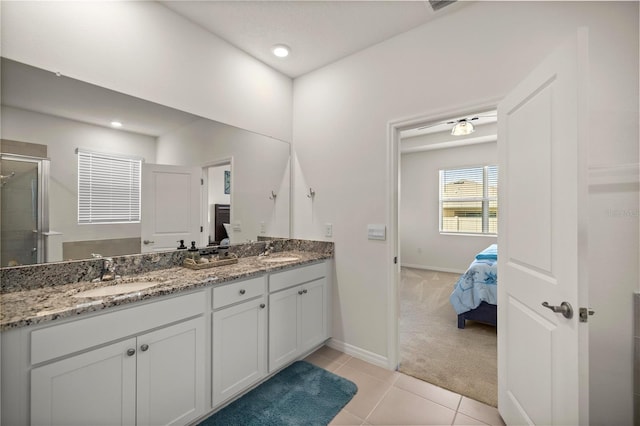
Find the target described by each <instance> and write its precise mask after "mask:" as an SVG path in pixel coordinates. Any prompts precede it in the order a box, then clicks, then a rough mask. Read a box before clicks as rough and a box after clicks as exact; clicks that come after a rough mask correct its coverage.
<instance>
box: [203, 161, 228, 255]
mask: <svg viewBox="0 0 640 426" xmlns="http://www.w3.org/2000/svg"><path fill="white" fill-rule="evenodd" d="M231 171H232V166H231V159H225V160H221V161H219V162H216V163H214V164H211V165H208V166H205V167H204V169H203V176H204V180H205V181H206V183H207V184H206V186H205V190H204V191H203V199H204V200H203V201H204V202H203V203H202V204H203V208H204V210H205V211H204V212H203V217H205V218H206V220H205V221H204V222H205V228H206V229H205V232H206V235H207V245H223V246H224V245H229V244H230V242H231V237H232V234H233V231H232V228H231V223H232V222H231V217H232V216H231V212H232V191H231V187H232V177H231V176H232V173H231Z"/></svg>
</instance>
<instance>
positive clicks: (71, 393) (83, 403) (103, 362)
mask: <svg viewBox="0 0 640 426" xmlns="http://www.w3.org/2000/svg"><path fill="white" fill-rule="evenodd" d="M135 347H136V340H135V339H128V340H126V341H123V342H118V343H114V344H111V345H109V346H105V347H102V348H100V349H95V350H92V351H90V352H86V353H83V354H81V355H77V356H72V357H69V358H65V359H63V360H61V361H57V362H53V363H51V364H47V365H44V366H42V367H37V368H34V369H33V370H32V371H31V424H33V425H64V426H70V425H98V424H102V425H135V423H136V418H135V416H136V406H135V401H136V395H135V392H136V357H135V352H136V351H135ZM129 350H130V351H131V352H129V353H127V351H129Z"/></svg>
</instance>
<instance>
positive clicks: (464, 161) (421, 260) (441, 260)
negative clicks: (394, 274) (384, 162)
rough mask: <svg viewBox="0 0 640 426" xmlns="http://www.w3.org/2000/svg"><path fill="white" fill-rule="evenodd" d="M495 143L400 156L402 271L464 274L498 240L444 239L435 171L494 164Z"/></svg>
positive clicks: (484, 238) (460, 236) (445, 237)
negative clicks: (422, 270) (478, 255)
mask: <svg viewBox="0 0 640 426" xmlns="http://www.w3.org/2000/svg"><path fill="white" fill-rule="evenodd" d="M497 163H498V158H497V145H496V143H495V142H491V143H483V144H479V145H470V146H461V147H457V148H446V149H437V150H432V151H423V152H416V153H412V154H403V155H402V156H401V159H400V182H401V185H400V213H399V223H400V229H399V234H400V261H401V265H402V266H410V267H414V268H423V269H432V270H438V271H445V272H460V273H463V272H464V271H465V270H466V269H467V267H468V266H469V264H470V263H471V261H472V260H473V259H474V257H475V255H476V254H477V253H478V252H479V251H481V250H483V249H484V248H486V247H487V246H489V245H490V244H494V243H495V242H496V240H497V238H496V237H489V236H483V235H473V236H470V235H452V234H449V235H442V234H440V230H439V205H440V203H439V171H440V170H441V169H448V168H456V167H467V166H482V165H491V164H497Z"/></svg>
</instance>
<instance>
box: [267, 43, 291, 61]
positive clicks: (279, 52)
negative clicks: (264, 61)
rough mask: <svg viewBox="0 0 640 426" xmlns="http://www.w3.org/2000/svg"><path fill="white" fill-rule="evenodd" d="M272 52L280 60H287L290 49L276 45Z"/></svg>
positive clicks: (282, 45)
mask: <svg viewBox="0 0 640 426" xmlns="http://www.w3.org/2000/svg"><path fill="white" fill-rule="evenodd" d="M271 51H272V52H273V54H274V55H276V56H277V57H278V58H286V57H287V56H289V51H290V49H289V47H288V46H285V45H284V44H276V45H275V46H273V47H272V48H271Z"/></svg>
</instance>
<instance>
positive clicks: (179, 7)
mask: <svg viewBox="0 0 640 426" xmlns="http://www.w3.org/2000/svg"><path fill="white" fill-rule="evenodd" d="M431 1H432V2H438V1H443V0H431ZM444 1H445V2H447V3H450V1H449V0H444ZM161 3H162V4H164V5H166V6H167V7H169V8H170V9H171V10H173V11H175V12H176V13H178V14H180V15H183V16H185V17H187V19H189V20H191V21H193V22H194V23H196V24H197V25H200V26H202V27H204V28H205V29H207V30H208V31H210V32H212V33H214V34H216V35H217V36H219V37H221V38H223V39H225V40H227V41H228V42H229V43H231V44H233V45H235V46H236V47H238V48H239V49H241V50H243V51H245V52H247V53H248V54H250V55H252V56H254V57H255V58H257V59H259V60H261V61H263V62H264V63H266V64H267V65H270V66H272V67H273V68H275V69H277V70H279V71H281V72H282V73H284V74H286V75H288V76H290V77H292V78H295V77H297V76H300V75H302V74H305V73H307V72H310V71H312V70H314V69H317V68H320V67H322V66H324V65H327V64H329V63H331V62H334V61H336V60H338V59H340V58H342V57H345V56H348V55H350V54H352V53H355V52H357V51H359V50H362V49H364V48H366V47H368V46H371V45H373V44H376V43H379V42H381V41H383V40H385V39H387V38H390V37H393V36H394V35H396V34H399V33H402V32H405V31H408V30H410V29H412V28H414V27H417V26H419V25H422V24H424V23H425V22H428V21H429V20H432V19H436V18H437V17H440V16H442V15H443V14H445V13H449V12H450V11H453V10H456V9H457V8H459V7H462V6H463V4H464V3H465V2H463V1H458V2H455V3H452V4H449V5H447V6H446V7H444V8H442V9H440V10H439V11H438V12H434V10H433V8H432V6H431V3H430V2H429V1H403V0H398V1H368V0H363V1H342V0H334V1H270V0H265V1H177V0H174V1H162V2H161ZM279 43H282V44H286V45H288V46H289V47H291V49H292V53H291V55H290V56H289V57H287V58H285V59H279V58H276V57H275V56H273V55H272V54H271V47H272V46H273V45H274V44H279ZM1 77H2V104H3V105H7V106H12V107H16V108H21V109H27V110H33V111H36V112H41V113H44V114H51V115H55V116H60V117H64V118H68V119H73V120H77V121H82V122H87V123H91V124H95V125H100V126H107V127H108V126H109V123H110V122H111V121H112V120H118V121H122V122H124V127H123V128H122V129H121V130H126V131H129V132H135V133H140V134H145V135H150V136H155V137H157V136H160V135H163V134H165V133H168V132H169V131H170V130H172V129H174V128H177V127H180V126H182V125H184V124H186V123H188V122H190V121H193V120H195V119H197V118H198V117H195V116H193V115H190V114H186V113H183V112H181V111H176V110H173V109H171V108H167V107H164V106H162V105H157V104H153V103H150V102H146V101H143V100H140V99H137V98H134V97H131V96H125V95H122V94H120V93H117V92H113V91H109V90H106V89H103V88H99V87H96V86H93V85H91V84H87V83H84V82H80V81H76V80H73V79H69V78H66V77H58V76H56V74H54V73H51V72H48V71H44V70H40V69H37V68H33V67H28V66H25V65H24V64H19V63H16V62H13V61H10V60H7V59H4V58H3V60H2V73H1ZM9 82H11V83H9ZM441 127H442V128H440V127H437V126H436V127H433V128H428V129H423V130H422V131H415V132H413V133H409V134H406V135H404V137H411V136H417V135H418V134H421V133H424V132H437V131H443V130H447V129H446V126H441ZM449 129H450V126H449Z"/></svg>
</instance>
